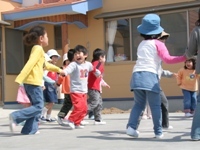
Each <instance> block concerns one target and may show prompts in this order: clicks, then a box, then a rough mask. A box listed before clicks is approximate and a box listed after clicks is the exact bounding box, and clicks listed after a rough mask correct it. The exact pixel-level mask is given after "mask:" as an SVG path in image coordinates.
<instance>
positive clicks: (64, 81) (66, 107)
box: [56, 49, 74, 125]
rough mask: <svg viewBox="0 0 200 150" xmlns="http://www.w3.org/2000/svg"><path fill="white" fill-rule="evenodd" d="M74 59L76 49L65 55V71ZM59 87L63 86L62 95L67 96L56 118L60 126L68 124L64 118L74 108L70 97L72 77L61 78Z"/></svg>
mask: <svg viewBox="0 0 200 150" xmlns="http://www.w3.org/2000/svg"><path fill="white" fill-rule="evenodd" d="M73 58H74V49H70V50H69V51H68V53H66V54H64V55H63V68H64V69H65V68H66V67H67V66H68V65H69V63H70V62H72V61H73ZM57 85H58V86H60V85H62V93H64V96H65V98H64V103H63V106H62V108H61V109H60V112H59V113H58V115H57V117H56V120H57V122H58V124H60V125H63V124H67V122H66V121H65V120H64V118H65V117H66V115H67V114H68V112H69V111H70V110H71V108H72V101H71V97H70V76H69V75H66V76H65V77H63V76H59V77H58V81H57Z"/></svg>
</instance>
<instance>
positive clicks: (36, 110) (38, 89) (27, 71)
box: [9, 26, 64, 134]
mask: <svg viewBox="0 0 200 150" xmlns="http://www.w3.org/2000/svg"><path fill="white" fill-rule="evenodd" d="M24 42H25V44H26V45H29V46H33V47H32V50H31V53H30V56H29V60H28V61H27V63H26V64H25V66H24V68H23V69H22V70H21V72H20V74H19V75H18V76H17V78H16V79H15V82H17V83H18V84H22V83H23V84H24V88H25V91H26V93H27V96H28V98H29V100H30V102H31V106H30V107H27V108H23V109H21V110H19V111H15V112H12V113H11V114H10V115H9V119H10V123H9V125H10V130H11V132H13V131H14V128H15V126H16V124H19V123H20V122H23V121H26V123H25V125H24V127H23V128H22V130H21V133H22V134H38V133H39V132H38V121H39V117H40V114H41V111H42V108H43V106H44V101H43V90H42V79H43V69H44V68H45V69H46V70H50V71H54V72H59V73H61V74H63V75H64V72H63V71H62V70H61V69H60V68H59V67H56V66H54V65H52V64H50V63H48V62H46V61H45V53H44V50H43V47H45V46H47V45H48V37H47V32H46V30H45V28H44V27H42V26H35V27H33V28H31V29H30V31H29V32H28V33H27V34H26V35H25V37H24Z"/></svg>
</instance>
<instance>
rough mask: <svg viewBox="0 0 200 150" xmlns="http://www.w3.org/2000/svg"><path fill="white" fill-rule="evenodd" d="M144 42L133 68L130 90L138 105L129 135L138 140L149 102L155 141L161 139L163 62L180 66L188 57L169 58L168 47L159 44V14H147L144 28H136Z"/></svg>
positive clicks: (144, 18)
mask: <svg viewBox="0 0 200 150" xmlns="http://www.w3.org/2000/svg"><path fill="white" fill-rule="evenodd" d="M137 30H138V32H139V33H140V34H141V36H142V37H143V38H144V40H143V41H142V42H141V43H140V44H139V46H138V49H137V58H138V59H137V61H136V64H135V66H134V68H133V73H132V77H131V83H130V87H131V90H132V91H133V92H134V101H135V104H134V106H133V108H132V110H131V113H130V117H129V121H128V124H127V129H126V134H127V135H129V136H132V137H138V136H139V132H138V131H137V127H138V120H139V117H140V115H141V113H142V111H143V110H144V108H145V106H146V101H147V100H148V102H149V106H150V108H151V112H152V120H153V124H154V134H155V138H162V137H163V133H162V124H161V122H162V117H161V99H160V84H159V82H160V81H159V77H158V69H159V68H160V66H161V62H162V61H163V62H165V63H172V64H173V63H178V62H182V61H185V56H170V55H169V52H168V50H167V48H166V46H165V44H164V43H163V42H161V41H159V40H158V37H159V36H160V35H161V33H162V31H163V28H162V27H161V26H160V17H159V16H158V15H156V14H147V15H146V16H144V17H143V19H142V24H141V25H139V26H138V27H137Z"/></svg>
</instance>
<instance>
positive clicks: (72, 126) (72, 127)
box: [68, 120, 75, 129]
mask: <svg viewBox="0 0 200 150" xmlns="http://www.w3.org/2000/svg"><path fill="white" fill-rule="evenodd" d="M68 125H69V127H70V128H71V129H75V125H74V123H73V122H71V121H69V120H68Z"/></svg>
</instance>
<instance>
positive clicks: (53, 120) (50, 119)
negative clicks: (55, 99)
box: [46, 118, 56, 122]
mask: <svg viewBox="0 0 200 150" xmlns="http://www.w3.org/2000/svg"><path fill="white" fill-rule="evenodd" d="M46 121H47V122H55V121H56V120H55V119H52V118H49V119H46Z"/></svg>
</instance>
